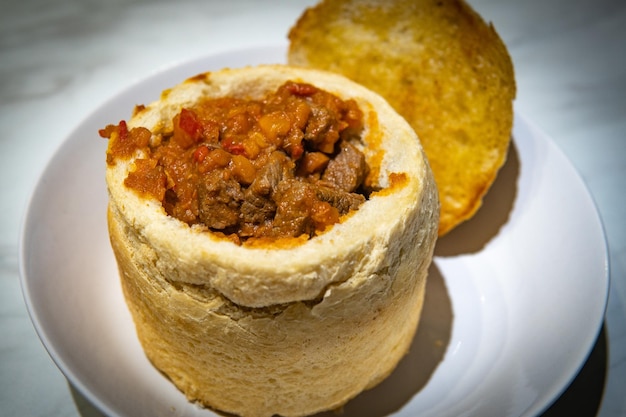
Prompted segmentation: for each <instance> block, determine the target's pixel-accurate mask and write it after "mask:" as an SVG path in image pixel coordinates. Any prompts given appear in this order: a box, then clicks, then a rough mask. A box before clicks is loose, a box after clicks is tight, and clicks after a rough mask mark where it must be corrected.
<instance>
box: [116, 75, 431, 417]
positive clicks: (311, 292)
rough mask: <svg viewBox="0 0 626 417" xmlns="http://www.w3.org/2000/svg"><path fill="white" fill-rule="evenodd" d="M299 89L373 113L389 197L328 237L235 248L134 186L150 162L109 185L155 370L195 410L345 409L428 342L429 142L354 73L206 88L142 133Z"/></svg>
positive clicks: (266, 78)
mask: <svg viewBox="0 0 626 417" xmlns="http://www.w3.org/2000/svg"><path fill="white" fill-rule="evenodd" d="M287 80H295V81H303V82H306V83H310V84H313V85H315V86H316V87H318V88H321V89H324V90H326V91H328V92H331V93H333V94H335V95H337V96H339V97H340V98H342V99H349V98H351V99H354V100H356V102H357V103H358V106H359V107H360V109H361V110H362V112H363V114H364V119H365V121H364V124H365V128H364V132H363V135H362V142H363V143H362V145H363V149H362V151H363V153H364V154H365V155H366V158H367V161H368V163H369V164H370V168H371V172H373V173H374V174H375V177H374V178H371V179H370V181H371V182H373V183H374V184H375V185H377V186H378V187H379V191H376V192H373V193H372V195H371V196H370V197H369V199H368V200H367V201H365V202H364V203H363V204H362V205H361V206H360V208H359V209H358V210H357V211H356V212H354V213H350V214H349V215H347V216H345V217H344V218H342V220H341V222H340V223H337V224H335V225H334V226H332V228H330V230H326V231H325V232H324V233H322V234H320V235H318V236H315V237H313V238H311V239H309V240H306V241H304V242H300V243H298V244H290V245H272V244H270V243H268V244H265V245H254V246H247V245H237V244H235V243H233V242H231V241H229V240H227V239H224V238H220V237H218V236H216V235H215V234H213V233H211V232H208V231H206V230H205V229H202V228H198V227H194V226H189V225H187V224H186V223H183V222H181V221H179V220H177V219H175V218H173V217H170V216H168V215H167V214H166V212H165V210H164V208H163V207H162V205H161V204H160V202H159V201H156V199H154V200H153V199H150V198H146V197H143V196H141V195H139V194H138V193H136V192H134V191H132V190H130V189H129V188H127V187H126V186H125V185H124V179H125V178H126V176H127V174H128V172H129V170H131V169H132V164H133V159H134V158H136V157H141V155H140V151H137V152H138V153H137V154H136V155H135V156H134V157H132V158H130V159H128V160H118V161H116V163H115V164H109V165H108V166H107V172H106V181H107V185H108V190H109V195H110V203H109V211H108V223H109V231H110V238H111V243H112V247H113V250H114V253H115V256H116V259H117V262H118V266H119V271H120V275H121V281H122V287H123V291H124V295H125V297H126V300H127V304H128V306H129V309H130V311H131V313H132V316H133V318H134V321H135V324H136V328H137V333H138V337H139V340H140V342H141V344H142V346H143V349H144V350H145V353H146V355H147V357H148V358H149V359H150V361H151V362H152V363H153V364H154V365H155V366H156V368H158V369H159V370H160V371H162V372H163V373H164V374H165V375H167V377H169V378H170V379H171V381H172V382H173V383H174V384H175V385H176V386H177V387H178V388H179V389H180V390H181V391H182V392H183V393H184V394H185V395H186V396H187V398H188V399H189V400H190V401H195V402H197V403H199V404H201V405H203V406H205V407H210V408H213V409H216V410H220V411H224V412H228V413H234V414H238V415H241V416H251V417H254V416H258V417H263V416H272V415H282V416H302V415H309V414H313V413H316V412H319V411H323V410H329V409H335V408H337V407H340V406H341V405H343V404H344V403H346V402H347V401H348V400H350V399H351V398H353V397H355V396H356V395H357V394H359V393H360V392H361V391H363V390H364V389H368V388H370V387H373V386H374V385H376V384H378V383H379V382H380V381H382V380H383V379H384V378H385V377H387V376H388V375H389V374H390V373H391V372H392V370H393V369H394V367H395V366H396V365H397V363H398V361H399V360H400V359H401V358H402V357H403V356H404V355H405V354H406V352H407V351H408V348H409V345H410V343H411V341H412V339H413V337H414V334H415V331H416V328H417V324H418V321H419V317H420V312H421V309H422V303H423V299H424V288H425V283H426V276H427V271H428V267H429V265H430V263H431V259H432V254H433V247H434V244H435V240H436V236H437V225H438V213H439V203H438V197H437V189H436V186H435V183H434V181H433V177H432V174H431V171H430V168H429V165H428V163H427V160H426V159H425V157H424V154H423V152H422V148H421V146H420V143H419V141H418V138H417V137H416V134H415V133H414V131H413V130H412V129H411V127H410V126H409V125H408V124H407V123H406V122H405V121H404V119H403V118H401V117H400V116H399V115H398V114H397V113H396V112H395V111H394V110H392V108H391V107H390V106H389V105H388V104H387V103H386V101H385V100H383V99H382V98H381V97H380V96H378V95H377V94H375V93H373V92H371V91H370V90H368V89H366V88H364V87H362V86H360V85H358V84H356V83H354V82H352V81H349V80H348V79H346V78H344V77H342V76H340V75H337V74H332V73H327V72H322V71H317V70H306V69H296V68H293V67H289V66H281V65H268V66H259V67H246V68H241V69H225V70H221V71H217V72H212V73H206V74H201V75H199V76H196V77H193V78H191V79H189V80H187V81H185V82H183V83H181V84H180V85H178V86H176V87H174V88H172V89H171V90H167V91H165V92H164V93H163V94H162V96H161V99H160V100H158V101H156V102H154V103H152V104H149V105H147V106H145V108H141V109H140V110H138V111H136V112H135V114H134V115H133V117H132V118H131V119H130V120H129V121H128V127H129V128H132V127H137V126H143V127H146V128H148V129H150V130H151V131H152V133H153V134H158V133H159V132H162V131H167V130H168V129H169V130H170V131H171V123H172V118H173V117H174V115H175V114H176V113H177V112H179V111H180V109H181V108H182V107H183V106H190V105H192V104H193V103H195V102H196V101H197V100H198V99H200V98H201V97H222V96H231V97H242V98H260V97H262V96H263V94H265V93H266V92H268V91H273V90H275V89H276V88H277V87H278V86H280V85H281V84H282V83H284V82H285V81H287Z"/></svg>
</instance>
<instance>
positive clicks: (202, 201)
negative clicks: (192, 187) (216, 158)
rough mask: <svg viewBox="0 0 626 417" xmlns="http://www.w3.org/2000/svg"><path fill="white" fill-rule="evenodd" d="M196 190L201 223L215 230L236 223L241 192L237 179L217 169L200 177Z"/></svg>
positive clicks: (241, 197)
mask: <svg viewBox="0 0 626 417" xmlns="http://www.w3.org/2000/svg"><path fill="white" fill-rule="evenodd" d="M197 190H198V217H199V218H200V220H201V221H202V223H204V224H205V225H207V226H208V227H211V228H213V229H217V230H223V229H226V228H228V227H231V226H236V225H237V224H238V222H239V207H240V205H241V201H242V200H243V192H242V190H241V185H240V184H239V182H237V180H235V179H234V178H229V177H228V176H225V175H224V171H223V170H219V169H217V170H214V171H211V172H210V173H208V174H207V175H205V176H203V177H202V179H201V180H200V181H199V183H198V187H197Z"/></svg>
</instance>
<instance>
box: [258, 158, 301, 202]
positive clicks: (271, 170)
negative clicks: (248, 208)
mask: <svg viewBox="0 0 626 417" xmlns="http://www.w3.org/2000/svg"><path fill="white" fill-rule="evenodd" d="M293 172H294V163H293V161H292V160H291V159H290V158H289V157H288V156H287V155H286V154H285V153H283V152H279V151H274V152H272V153H271V154H270V156H269V160H268V162H267V164H265V165H264V166H263V168H261V170H260V171H259V172H258V173H257V176H256V178H255V179H254V181H253V182H252V184H250V188H249V189H250V191H251V192H252V193H254V194H255V195H257V196H268V195H270V194H271V192H272V191H273V190H274V189H276V186H277V185H278V183H279V182H280V181H282V180H283V179H285V178H293V176H294V174H293Z"/></svg>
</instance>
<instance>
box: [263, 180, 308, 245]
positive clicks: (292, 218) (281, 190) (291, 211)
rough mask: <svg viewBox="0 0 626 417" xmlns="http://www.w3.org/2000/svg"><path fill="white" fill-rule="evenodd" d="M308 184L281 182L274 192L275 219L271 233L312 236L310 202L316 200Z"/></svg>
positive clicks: (296, 181) (293, 181)
mask: <svg viewBox="0 0 626 417" xmlns="http://www.w3.org/2000/svg"><path fill="white" fill-rule="evenodd" d="M316 198H317V197H316V195H315V190H314V188H313V187H311V185H310V184H309V183H306V182H304V181H301V180H297V179H287V180H284V181H281V182H280V183H279V184H278V187H277V188H276V190H275V193H274V196H273V200H274V201H275V202H276V217H275V218H274V230H273V233H274V234H276V235H279V236H280V235H282V236H292V237H296V236H300V235H302V234H309V235H311V234H313V233H314V232H315V224H314V222H313V220H312V219H311V216H310V209H311V205H312V204H311V201H314V200H315V199H316Z"/></svg>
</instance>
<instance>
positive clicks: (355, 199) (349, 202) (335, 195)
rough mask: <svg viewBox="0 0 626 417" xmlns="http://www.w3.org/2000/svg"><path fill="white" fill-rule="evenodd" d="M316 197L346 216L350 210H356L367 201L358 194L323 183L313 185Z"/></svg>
mask: <svg viewBox="0 0 626 417" xmlns="http://www.w3.org/2000/svg"><path fill="white" fill-rule="evenodd" d="M312 187H314V189H315V195H316V196H317V198H318V199H320V200H321V201H326V202H327V203H329V204H330V205H331V206H333V207H335V208H336V209H337V210H339V213H341V214H346V213H347V212H349V211H350V210H356V209H358V208H359V206H360V205H361V204H363V202H364V201H365V197H364V196H363V195H361V194H357V193H348V192H346V191H343V190H340V189H337V188H334V187H331V186H327V185H324V184H323V182H321V181H320V182H319V183H317V184H312Z"/></svg>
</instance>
